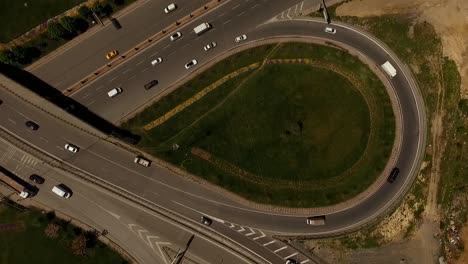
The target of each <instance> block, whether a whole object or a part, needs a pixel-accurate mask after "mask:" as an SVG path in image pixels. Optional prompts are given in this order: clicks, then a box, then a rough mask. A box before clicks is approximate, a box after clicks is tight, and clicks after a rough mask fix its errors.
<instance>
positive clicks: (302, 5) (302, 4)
mask: <svg viewBox="0 0 468 264" xmlns="http://www.w3.org/2000/svg"><path fill="white" fill-rule="evenodd" d="M303 7H304V1H302V2H301V8H300V10H299V11H302V8H303Z"/></svg>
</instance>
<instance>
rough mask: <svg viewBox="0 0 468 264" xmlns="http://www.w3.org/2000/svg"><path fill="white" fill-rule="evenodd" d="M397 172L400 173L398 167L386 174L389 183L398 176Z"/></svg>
mask: <svg viewBox="0 0 468 264" xmlns="http://www.w3.org/2000/svg"><path fill="white" fill-rule="evenodd" d="M399 173H400V169H398V168H393V170H392V172H390V175H389V176H388V179H387V181H388V182H389V183H393V182H394V181H395V180H396V178H397V177H398V174H399Z"/></svg>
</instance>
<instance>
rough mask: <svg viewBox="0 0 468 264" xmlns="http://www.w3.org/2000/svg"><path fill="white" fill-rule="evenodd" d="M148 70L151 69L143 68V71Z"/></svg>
mask: <svg viewBox="0 0 468 264" xmlns="http://www.w3.org/2000/svg"><path fill="white" fill-rule="evenodd" d="M147 70H149V68H144V69H143V70H141V72H145V71H147Z"/></svg>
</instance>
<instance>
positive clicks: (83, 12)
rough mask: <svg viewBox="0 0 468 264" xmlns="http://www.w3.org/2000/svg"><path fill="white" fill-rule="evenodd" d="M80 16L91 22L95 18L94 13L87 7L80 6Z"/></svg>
mask: <svg viewBox="0 0 468 264" xmlns="http://www.w3.org/2000/svg"><path fill="white" fill-rule="evenodd" d="M78 15H79V16H80V17H81V18H82V19H84V20H91V19H92V18H93V13H92V12H91V10H90V9H89V8H88V7H87V6H85V5H83V6H80V8H78Z"/></svg>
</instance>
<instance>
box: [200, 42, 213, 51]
mask: <svg viewBox="0 0 468 264" xmlns="http://www.w3.org/2000/svg"><path fill="white" fill-rule="evenodd" d="M214 47H216V42H214V41H213V42H211V43H210V44H207V45H206V46H204V47H203V49H204V50H205V51H208V50H210V49H212V48H214Z"/></svg>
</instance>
